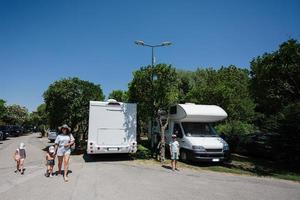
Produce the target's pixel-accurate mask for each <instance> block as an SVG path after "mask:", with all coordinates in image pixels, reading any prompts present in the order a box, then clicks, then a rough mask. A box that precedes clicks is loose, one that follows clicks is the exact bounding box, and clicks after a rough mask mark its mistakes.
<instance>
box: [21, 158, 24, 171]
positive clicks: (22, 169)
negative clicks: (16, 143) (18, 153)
mask: <svg viewBox="0 0 300 200" xmlns="http://www.w3.org/2000/svg"><path fill="white" fill-rule="evenodd" d="M20 169H21V174H24V159H20Z"/></svg>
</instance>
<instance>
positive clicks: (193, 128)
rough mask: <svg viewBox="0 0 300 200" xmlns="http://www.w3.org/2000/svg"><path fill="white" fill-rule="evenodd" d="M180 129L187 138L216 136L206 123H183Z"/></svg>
mask: <svg viewBox="0 0 300 200" xmlns="http://www.w3.org/2000/svg"><path fill="white" fill-rule="evenodd" d="M182 127H183V130H184V132H185V134H186V136H188V137H189V136H190V137H203V136H216V131H215V130H214V128H213V127H212V126H211V125H210V124H208V123H199V122H183V123H182Z"/></svg>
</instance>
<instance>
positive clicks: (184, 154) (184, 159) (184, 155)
mask: <svg viewBox="0 0 300 200" xmlns="http://www.w3.org/2000/svg"><path fill="white" fill-rule="evenodd" d="M180 160H181V161H182V162H187V161H188V159H187V153H186V151H184V150H182V151H181V152H180Z"/></svg>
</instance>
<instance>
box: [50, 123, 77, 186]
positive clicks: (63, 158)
mask: <svg viewBox="0 0 300 200" xmlns="http://www.w3.org/2000/svg"><path fill="white" fill-rule="evenodd" d="M59 130H60V134H59V135H58V136H57V137H56V140H55V152H56V155H57V158H58V174H61V168H62V163H64V180H65V181H66V182H67V181H68V180H69V178H68V170H69V162H70V155H71V146H72V145H74V141H75V140H74V137H73V135H72V134H71V128H70V127H69V126H68V125H66V124H64V125H63V126H61V127H59Z"/></svg>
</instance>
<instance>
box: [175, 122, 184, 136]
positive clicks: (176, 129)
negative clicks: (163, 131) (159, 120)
mask: <svg viewBox="0 0 300 200" xmlns="http://www.w3.org/2000/svg"><path fill="white" fill-rule="evenodd" d="M173 134H175V135H177V137H179V138H182V137H183V135H182V131H181V128H180V126H179V124H177V123H175V124H174V129H173Z"/></svg>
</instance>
